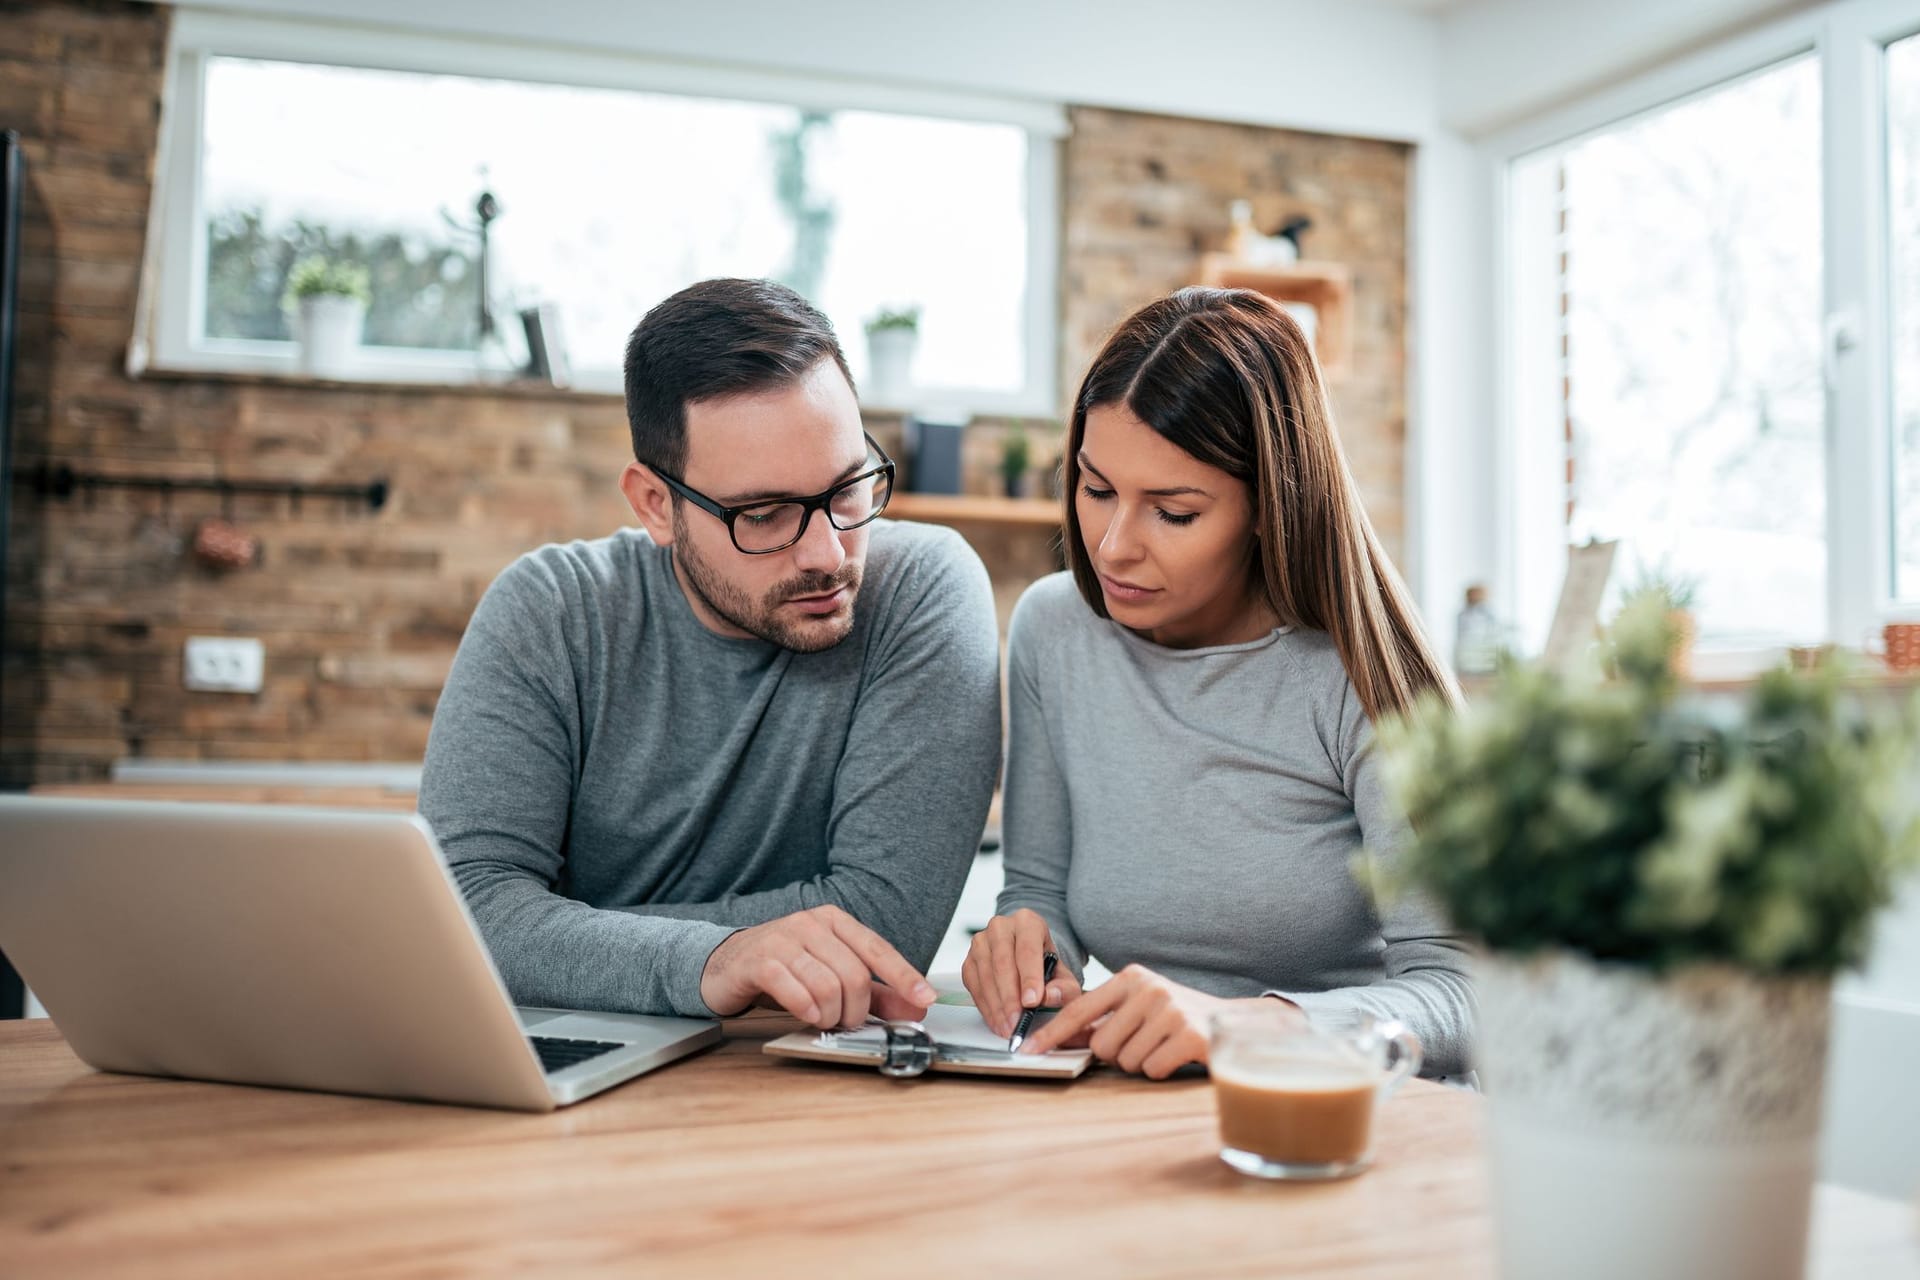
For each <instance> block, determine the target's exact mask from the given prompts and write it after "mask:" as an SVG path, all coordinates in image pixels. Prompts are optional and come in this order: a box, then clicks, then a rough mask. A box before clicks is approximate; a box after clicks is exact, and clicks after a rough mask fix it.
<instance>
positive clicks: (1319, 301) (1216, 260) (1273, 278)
mask: <svg viewBox="0 0 1920 1280" xmlns="http://www.w3.org/2000/svg"><path fill="white" fill-rule="evenodd" d="M1200 283H1201V284H1205V285H1213V286H1216V287H1218V288H1222V289H1252V290H1253V291H1254V292H1256V293H1264V294H1266V295H1267V296H1268V297H1269V298H1272V299H1274V300H1276V301H1278V302H1303V303H1306V304H1307V305H1309V306H1311V307H1312V308H1313V309H1314V313H1315V315H1316V316H1317V317H1318V320H1317V322H1316V327H1315V330H1314V337H1313V348H1314V354H1315V355H1316V356H1318V357H1319V358H1320V368H1321V370H1322V371H1323V372H1325V373H1326V374H1328V375H1329V376H1335V377H1337V376H1340V375H1342V374H1344V373H1346V371H1347V366H1348V365H1349V364H1350V363H1351V362H1352V360H1353V271H1352V269H1351V268H1349V267H1347V266H1346V265H1344V264H1343V263H1338V262H1296V263H1293V264H1291V265H1290V266H1285V267H1256V266H1250V265H1248V264H1247V263H1244V262H1240V261H1238V260H1236V259H1234V258H1232V257H1230V256H1228V255H1227V254H1224V253H1209V254H1207V255H1205V256H1204V257H1202V258H1201V259H1200Z"/></svg>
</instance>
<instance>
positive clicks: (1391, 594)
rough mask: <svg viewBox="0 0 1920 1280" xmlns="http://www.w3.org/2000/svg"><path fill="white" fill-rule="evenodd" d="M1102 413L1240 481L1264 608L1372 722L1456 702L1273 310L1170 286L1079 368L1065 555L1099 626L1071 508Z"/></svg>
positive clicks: (1302, 357)
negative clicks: (1093, 417) (1248, 506)
mask: <svg viewBox="0 0 1920 1280" xmlns="http://www.w3.org/2000/svg"><path fill="white" fill-rule="evenodd" d="M1104 405H1121V406H1124V407H1125V408H1126V409H1127V410H1128V411H1129V412H1131V413H1132V414H1133V415H1134V416H1135V417H1137V418H1139V419H1140V421H1142V422H1144V423H1146V424H1147V425H1148V426H1149V427H1151V428H1153V429H1154V430H1155V431H1157V432H1159V433H1160V435H1162V436H1164V437H1165V438H1166V439H1167V440H1169V441H1171V442H1172V443H1173V444H1176V445H1178V446H1179V447H1180V448H1182V449H1184V450H1185V451H1186V452H1188V453H1190V454H1192V455H1193V456H1194V457H1195V458H1198V459H1199V460H1200V461H1202V462H1204V463H1207V464H1208V465H1210V466H1213V467H1217V468H1219V469H1220V470H1222V471H1224V472H1226V473H1227V474H1228V475H1231V476H1233V477H1234V478H1235V479H1237V480H1240V481H1243V482H1244V483H1246V484H1247V486H1248V487H1249V488H1250V489H1251V490H1252V498H1253V512H1254V528H1255V530H1256V531H1257V532H1258V534H1259V536H1258V538H1257V539H1256V541H1255V545H1254V548H1253V550H1252V558H1253V562H1254V565H1255V566H1256V567H1255V572H1256V573H1257V574H1258V575H1259V576H1260V579H1261V585H1262V586H1263V587H1264V588H1265V591H1266V598H1267V601H1268V603H1269V604H1270V605H1271V606H1272V607H1273V611H1274V612H1275V613H1276V614H1278V615H1279V618H1280V621H1281V622H1283V623H1287V624H1290V625H1294V626H1301V627H1311V628H1313V629H1314V630H1316V631H1324V632H1326V633H1327V635H1328V636H1329V637H1331V638H1332V640H1333V643H1334V647H1335V648H1336V649H1338V650H1339V653H1340V661H1341V662H1342V663H1343V664H1344V665H1345V667H1346V669H1347V678H1348V679H1349V680H1351V681H1352V682H1353V687H1354V691H1355V692H1356V693H1358V694H1359V695H1360V705H1361V707H1362V708H1364V709H1365V711H1366V713H1367V716H1368V718H1369V719H1372V720H1376V721H1377V720H1379V719H1380V718H1381V717H1382V716H1392V715H1395V714H1400V713H1404V712H1406V711H1408V710H1410V709H1411V708H1412V706H1413V704H1414V702H1415V701H1416V700H1418V699H1419V698H1420V697H1421V695H1423V694H1426V693H1429V692H1433V693H1438V694H1439V695H1440V696H1441V697H1443V698H1445V699H1446V700H1447V701H1449V702H1451V703H1458V701H1459V697H1460V694H1459V688H1458V686H1457V685H1456V684H1455V683H1454V680H1453V677H1452V676H1451V675H1450V674H1449V673H1448V671H1447V669H1446V668H1445V667H1444V666H1443V665H1441V663H1440V661H1439V659H1438V658H1436V657H1435V656H1434V652H1433V646H1432V645H1431V644H1430V643H1429V642H1428V640H1427V637H1426V633H1425V631H1424V630H1423V629H1422V627H1421V625H1420V618H1419V614H1418V612H1417V611H1416V610H1415V609H1414V607H1413V602H1412V600H1411V598H1410V597H1409V596H1408V593H1407V588H1406V585H1405V584H1404V583H1402V582H1401V580H1400V575H1399V574H1398V573H1397V572H1396V571H1395V570H1394V567H1393V565H1392V563H1391V562H1390V561H1389V560H1388V559H1387V556H1386V553H1385V552H1384V551H1382V550H1381V548H1380V540H1379V538H1378V537H1376V536H1375V535H1374V532H1373V525H1372V523H1371V522H1370V521H1368V519H1367V513H1366V511H1365V510H1364V509H1363V508H1362V507H1361V505H1360V498H1359V495H1358V493H1357V492H1356V490H1355V488H1354V483H1353V476H1352V474H1351V473H1350V472H1349V471H1348V470H1347V460H1346V456H1345V454H1344V453H1343V452H1342V451H1341V448H1340V439H1339V437H1338V436H1337V435H1335V434H1334V429H1333V412H1332V410H1331V408H1330V407H1329V406H1328V404H1327V397H1326V390H1325V388H1324V386H1323V384H1322V382H1321V378H1320V367H1319V365H1318V364H1317V363H1316V362H1315V360H1314V357H1313V349H1312V346H1311V345H1310V344H1309V343H1308V341H1307V337H1306V334H1305V333H1304V332H1302V330H1301V328H1300V326H1299V324H1298V323H1296V322H1295V320H1294V319H1293V317H1292V316H1290V315H1288V314H1287V313H1286V311H1285V310H1284V309H1283V308H1281V307H1280V305H1279V304H1278V303H1275V302H1274V301H1272V300H1271V299H1269V298H1267V297H1266V296H1264V295H1262V294H1258V293H1254V292H1252V291H1250V290H1246V289H1206V288H1193V289H1182V290H1181V291H1180V292H1178V293H1176V294H1174V295H1172V296H1171V297H1167V298H1162V299H1160V300H1159V301H1158V302H1153V303H1149V304H1148V305H1147V306H1145V307H1142V308H1141V309H1140V310H1139V311H1136V312H1135V313H1134V314H1133V315H1132V316H1130V317H1128V319H1127V320H1126V321H1125V323H1123V324H1122V325H1121V326H1120V327H1119V329H1118V330H1116V331H1115V332H1114V334H1113V336H1112V337H1111V338H1109V339H1107V344H1106V346H1104V347H1103V348H1101V351H1100V354H1099V355H1098V356H1097V357H1095V358H1094V361H1093V365H1092V367H1091V368H1089V369H1088V370H1087V376H1086V378H1085V380H1084V381H1082V383H1081V384H1080V393H1079V395H1078V396H1077V397H1075V399H1074V404H1073V421H1072V423H1071V425H1070V427H1069V428H1068V433H1067V451H1066V480H1065V484H1064V486H1063V488H1064V489H1065V493H1066V520H1065V529H1066V551H1067V564H1068V567H1070V568H1071V569H1072V570H1073V576H1074V580H1075V581H1076V582H1077V583H1078V584H1079V586H1080V594H1081V595H1082V596H1084V597H1085V598H1086V601H1087V604H1088V606H1089V607H1090V608H1092V610H1093V611H1094V612H1095V613H1097V614H1099V615H1100V616H1101V617H1103V618H1104V617H1106V616H1107V607H1106V603H1105V601H1104V599H1103V598H1102V596H1101V594H1100V582H1099V579H1098V578H1097V577H1096V576H1095V574H1094V570H1093V565H1092V562H1091V561H1090V559H1089V558H1088V555H1087V547H1086V542H1085V540H1084V539H1082V538H1081V536H1080V522H1079V520H1078V518H1077V517H1076V514H1075V506H1074V496H1075V494H1077V493H1078V492H1079V489H1080V483H1081V480H1080V463H1079V454H1080V447H1081V444H1082V442H1083V441H1084V440H1085V439H1086V432H1087V413H1088V412H1089V411H1090V410H1092V409H1096V408H1099V407H1101V406H1104Z"/></svg>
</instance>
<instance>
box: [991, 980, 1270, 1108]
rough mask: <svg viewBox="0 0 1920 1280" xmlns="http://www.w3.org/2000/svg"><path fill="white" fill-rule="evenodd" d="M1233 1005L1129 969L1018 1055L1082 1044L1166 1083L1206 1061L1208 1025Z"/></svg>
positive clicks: (1071, 1007) (1072, 1006)
mask: <svg viewBox="0 0 1920 1280" xmlns="http://www.w3.org/2000/svg"><path fill="white" fill-rule="evenodd" d="M1233 1003H1236V1002H1235V1001H1231V1000H1224V999H1222V998H1220V997H1219V996H1210V995H1207V994H1206V993H1205V992H1203V991H1195V990H1194V989H1193V988H1191V987H1183V986H1181V985H1180V984H1179V983H1177V982H1175V981H1173V980H1172V979H1170V978H1163V977H1161V976H1160V975H1159V974H1157V973H1155V972H1154V971H1153V970H1151V969H1149V968H1147V967H1146V966H1145V965H1138V964H1130V965H1128V966H1127V967H1126V968H1124V969H1122V970H1121V971H1120V972H1119V973H1117V974H1115V975H1114V976H1113V977H1112V978H1111V979H1109V980H1108V981H1106V982H1103V983H1101V984H1100V985H1099V986H1097V987H1095V988H1094V989H1093V990H1091V991H1089V992H1087V994H1085V995H1083V996H1081V997H1080V998H1079V999H1078V1000H1074V1001H1071V1002H1069V1003H1068V1005H1067V1007H1066V1008H1064V1009H1062V1010H1061V1011H1060V1012H1059V1013H1057V1014H1055V1015H1054V1017H1053V1020H1052V1021H1051V1022H1048V1023H1047V1024H1046V1025H1045V1026H1043V1027H1041V1028H1040V1029H1039V1030H1038V1031H1036V1032H1034V1033H1033V1034H1032V1035H1031V1036H1028V1037H1027V1040H1026V1043H1025V1044H1022V1045H1021V1046H1020V1052H1022V1053H1046V1052H1048V1051H1050V1050H1053V1049H1058V1048H1062V1047H1064V1046H1068V1045H1072V1044H1074V1043H1075V1042H1076V1041H1077V1040H1078V1041H1083V1042H1084V1043H1085V1044H1086V1047H1087V1048H1089V1049H1092V1050H1093V1055H1094V1056H1095V1057H1096V1058H1099V1059H1101V1060H1103V1061H1106V1062H1111V1063H1113V1064H1114V1065H1115V1066H1117V1067H1119V1068H1120V1069H1121V1070H1122V1071H1128V1072H1133V1073H1136V1074H1138V1075H1143V1076H1146V1077H1148V1078H1149V1079H1153V1080H1165V1079H1166V1078H1167V1077H1168V1076H1170V1075H1172V1074H1173V1073H1174V1072H1175V1071H1178V1070H1179V1069H1180V1068H1181V1067H1184V1066H1185V1065H1187V1063H1189V1062H1205V1061H1206V1060H1207V1031H1208V1027H1207V1020H1208V1019H1209V1018H1210V1017H1211V1016H1212V1015H1213V1014H1214V1013H1215V1012H1217V1011H1218V1010H1220V1009H1224V1008H1226V1007H1227V1006H1228V1005H1229V1004H1233Z"/></svg>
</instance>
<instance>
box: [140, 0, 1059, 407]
mask: <svg viewBox="0 0 1920 1280" xmlns="http://www.w3.org/2000/svg"><path fill="white" fill-rule="evenodd" d="M216 57H237V58H258V59H266V60H272V61H280V62H303V63H311V64H316V65H321V66H339V67H353V68H359V69H367V70H379V71H399V72H423V73H430V74H444V75H457V76H473V77H480V78H486V79H497V80H510V81H517V82H524V83H530V84H555V85H568V86H574V87H580V88H595V89H614V90H628V91H636V92H646V93H662V94H675V95H680V96H685V97H695V98H715V99H724V100H734V101H747V102H756V103H769V104H776V105H780V106H791V107H798V108H801V109H804V110H818V111H844V110H862V111H877V112H891V113H897V114H904V115H917V116H926V117H931V118H936V119H946V120H961V121H967V122H973V123H990V124H1002V125H1012V126H1015V127H1018V128H1021V129H1023V130H1025V131H1026V134H1027V141H1028V146H1027V171H1026V190H1027V260H1026V278H1027V290H1026V299H1025V313H1024V327H1025V331H1026V347H1025V352H1026V367H1025V371H1024V374H1025V377H1024V383H1023V385H1022V386H1021V387H1020V388H1019V389H1018V390H1015V391H1010V392H993V391H987V390H982V389H978V388H966V387H934V386H929V387H917V388H915V390H914V400H915V402H916V403H937V404H940V405H942V406H943V407H944V406H950V407H954V408H960V409H965V410H968V411H971V412H973V413H981V414H1021V415H1036V416H1051V415H1053V414H1055V413H1057V412H1058V407H1059V406H1058V404H1057V403H1056V400H1057V395H1058V391H1057V384H1058V370H1057V365H1056V360H1055V356H1056V352H1057V350H1058V347H1059V321H1058V308H1057V305H1056V301H1055V298H1056V294H1057V291H1058V290H1057V281H1058V278H1059V260H1060V245H1059V235H1060V230H1059V227H1060V219H1059V210H1058V203H1059V145H1058V143H1059V140H1060V139H1061V138H1063V137H1064V136H1065V135H1066V133H1067V132H1068V122H1067V115H1066V112H1065V109H1064V108H1063V107H1061V106H1060V105H1058V104H1055V103H1042V102H1034V101H1027V100H1021V99H1014V98H999V97H991V96H986V95H981V94H970V93H949V92H942V91H937V90H920V89H908V88H903V87H899V86H895V85H883V84H876V83H869V82H862V81H855V80H839V79H829V78H826V77H815V76H804V75H793V74H785V73H776V72H767V71H759V70H751V71H749V70H738V69H732V68H723V67H712V66H700V65H694V64H690V63H684V62H676V61H670V60H666V59H657V58H648V57H643V56H639V55H627V54H613V53H606V52H601V51H597V50H590V49H582V48H568V47H564V46H559V45H525V44H518V43H513V44H509V43H506V42H494V41H485V40H478V39H472V38H466V37H460V36H449V35H438V34H424V33H417V32H410V31H389V30H376V29H373V28H368V27H359V26H348V25H336V24H321V23H314V22H299V21H290V20H282V19H278V18H263V17H254V16H249V15H240V14H232V13H213V12H207V11H200V10H192V9H183V10H180V11H179V12H177V13H176V14H175V17H174V23H173V29H172V32H171V34H170V39H169V48H168V51H167V78H166V87H165V90H164V98H163V108H162V125H161V129H160V137H159V145H158V149H157V154H156V156H155V165H154V190H153V200H152V207H151V211H150V214H149V218H148V236H147V254H146V261H145V263H144V266H143V270H142V274H141V299H140V305H139V309H138V312H137V313H136V317H135V325H134V334H133V341H132V343H131V344H130V345H129V347H128V353H127V370H128V372H129V374H131V375H133V376H136V377H137V376H139V375H140V374H142V373H144V372H145V371H147V370H148V369H154V370H157V371H166V372H183V373H229V374H255V375H268V376H272V375H280V376H286V377H297V376H299V375H298V372H297V352H296V351H295V348H294V344H293V343H291V342H274V341H263V340H251V339H211V340H209V339H207V338H205V337H204V336H202V335H203V334H204V332H205V314H206V274H207V237H206V226H207V211H206V208H205V206H204V204H203V202H202V199H201V183H202V178H203V170H202V165H201V160H202V157H201V140H202V137H203V123H204V113H205V107H206V95H205V88H206V69H207V63H208V60H209V59H211V58H216ZM638 318H639V317H637V316H636V317H635V319H636V320H638ZM859 339H860V335H859V334H858V333H842V334H840V341H841V343H842V345H843V346H845V345H849V344H851V343H852V342H855V341H858V340H859ZM359 363H360V367H361V368H362V370H363V371H364V373H363V378H364V380H366V381H370V382H383V383H415V384H419V385H421V386H427V387H431V386H436V385H447V384H461V385H472V384H474V383H475V382H476V381H484V380H485V375H483V374H481V373H480V372H479V371H478V370H477V368H476V361H475V359H474V357H473V356H472V354H471V353H467V352H447V351H433V350H427V349H419V348H402V347H363V348H362V349H361V353H360V356H359ZM495 376H498V375H495ZM574 388H575V389H576V390H580V391H586V392H605V393H608V394H619V393H620V391H621V386H620V380H619V375H618V371H617V370H613V371H611V372H609V371H608V370H606V369H600V370H593V369H588V370H587V371H586V372H585V376H580V375H576V377H575V380H574ZM867 407H869V408H883V409H905V408H910V407H911V406H906V405H886V406H873V405H868V406H867Z"/></svg>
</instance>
